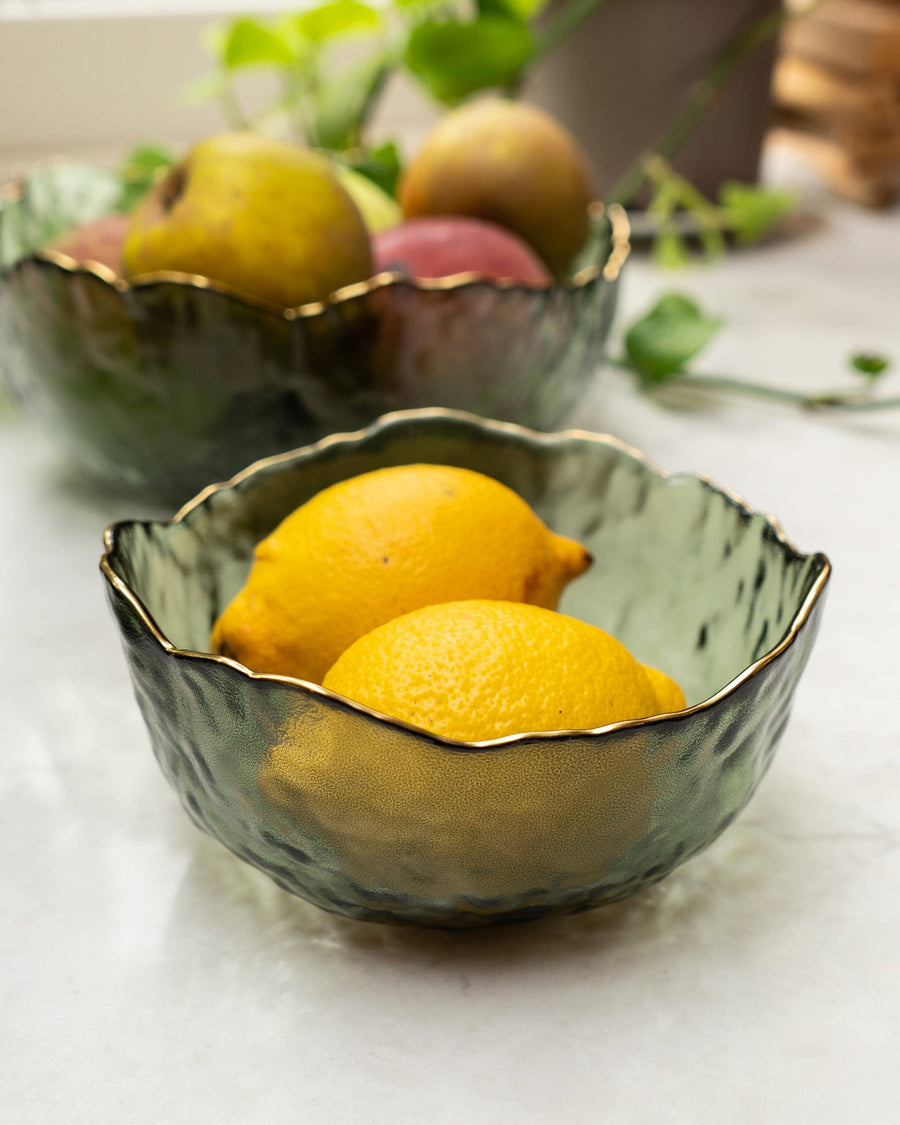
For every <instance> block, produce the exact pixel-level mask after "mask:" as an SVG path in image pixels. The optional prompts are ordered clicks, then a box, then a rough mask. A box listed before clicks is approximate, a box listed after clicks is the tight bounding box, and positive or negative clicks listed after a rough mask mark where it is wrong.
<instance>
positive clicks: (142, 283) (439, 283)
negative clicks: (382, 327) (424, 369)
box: [0, 180, 631, 320]
mask: <svg viewBox="0 0 900 1125" xmlns="http://www.w3.org/2000/svg"><path fill="white" fill-rule="evenodd" d="M23 196H24V192H23V187H22V181H21V180H13V181H10V182H8V183H6V184H4V185H2V186H0V213H2V208H3V207H4V206H6V205H8V204H10V203H15V202H18V201H19V200H21V199H22V198H23ZM588 214H589V216H590V218H591V221H592V222H598V221H599V220H600V219H602V218H603V217H604V215H605V216H606V218H607V219H608V220H609V223H610V227H611V238H610V249H609V254H608V255H607V257H606V260H605V261H604V262H601V263H598V264H597V265H591V266H585V267H584V268H583V269H580V270H578V271H577V272H576V273H575V274H574V275H573V276H572V277H571V278H567V279H566V280H563V281H554V282H553V283H552V284H551V285H549V286H542V285H530V284H528V283H527V282H519V281H509V280H495V279H494V278H490V277H488V276H487V275H486V274H483V273H478V272H477V271H470V272H466V273H456V274H451V275H449V276H447V277H439V278H423V279H415V278H410V277H408V276H407V275H406V274H403V273H399V272H396V271H392V270H385V271H382V272H381V273H377V274H374V275H373V276H372V277H370V278H368V279H367V280H365V281H359V282H354V283H353V284H352V285H344V286H342V287H341V288H340V289H336V290H335V291H334V292H333V293H331V294H330V295H329V296H328V297H326V298H325V300H324V301H310V302H308V303H306V304H303V305H296V306H293V307H292V308H284V307H283V306H281V305H273V304H270V303H269V302H268V301H260V300H256V299H254V298H252V297H248V296H246V295H245V294H243V293H240V292H238V291H237V290H235V289H232V288H231V287H230V286H228V285H223V284H222V283H221V282H218V281H213V280H212V279H211V278H208V277H205V276H204V275H203V274H195V273H184V272H182V271H179V270H156V271H154V272H153V273H146V274H141V275H140V276H139V277H136V278H134V279H133V280H131V281H128V280H126V279H125V278H123V277H120V276H119V275H118V274H117V273H116V272H115V270H112V269H110V268H109V267H108V266H105V265H103V263H101V262H95V261H90V260H86V261H79V260H78V259H76V258H73V257H71V256H70V255H69V254H64V253H61V252H60V251H59V250H52V249H46V248H45V249H40V250H36V251H35V252H34V253H32V254H30V255H29V256H28V258H25V259H23V260H24V261H27V260H29V258H30V259H33V260H36V261H39V262H49V263H51V264H52V265H54V266H56V267H57V268H58V269H61V270H63V272H65V273H71V274H89V275H91V276H93V277H96V278H98V279H99V280H100V281H102V282H104V283H105V284H106V285H110V286H111V287H112V288H113V289H115V290H117V291H118V292H119V293H129V292H139V291H140V290H141V289H146V288H148V287H150V286H153V285H159V284H162V283H169V284H175V285H184V286H186V287H188V288H191V289H203V290H210V291H212V292H215V293H221V294H223V295H224V296H226V297H230V298H231V299H232V300H235V301H239V302H241V303H242V304H245V305H248V306H249V307H251V308H255V309H259V310H260V311H262V312H266V313H270V314H274V315H276V316H282V317H283V318H284V319H285V320H300V319H306V318H308V317H314V316H320V315H321V314H322V313H323V312H325V311H326V310H327V309H331V308H334V306H335V305H340V304H343V303H344V302H346V301H351V300H355V299H358V298H361V297H365V296H368V294H370V293H373V292H375V291H377V290H380V289H387V288H390V287H392V286H397V285H404V286H406V287H408V288H411V289H421V290H423V291H425V292H435V291H438V292H441V291H444V290H456V289H462V288H466V287H468V286H472V285H490V286H492V287H494V288H495V289H498V290H500V291H501V292H505V291H507V290H513V291H517V292H531V293H540V292H548V291H549V290H551V289H563V290H571V291H574V290H577V289H582V288H584V286H586V285H589V284H590V283H591V282H593V281H596V280H597V279H598V278H601V277H602V278H603V280H604V281H608V282H614V281H617V280H618V277H619V274H620V273H621V270H622V267H623V266H624V264H625V262H626V261H627V259H628V255H629V254H630V252H631V242H630V237H631V227H630V224H629V222H628V215H627V214H626V212H625V209H624V208H623V207H621V206H620V205H619V204H617V203H614V204H611V205H610V206H609V207H606V206H605V205H604V204H603V203H602V202H600V201H599V200H598V201H595V202H593V203H591V204H590V206H589V207H588ZM0 217H2V215H0Z"/></svg>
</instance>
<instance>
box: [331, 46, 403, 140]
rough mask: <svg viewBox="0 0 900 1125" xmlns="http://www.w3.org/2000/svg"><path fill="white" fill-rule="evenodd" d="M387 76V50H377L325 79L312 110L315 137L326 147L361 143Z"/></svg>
mask: <svg viewBox="0 0 900 1125" xmlns="http://www.w3.org/2000/svg"><path fill="white" fill-rule="evenodd" d="M387 76H388V65H387V54H386V52H384V51H376V52H375V53H374V54H373V55H370V56H369V57H368V58H364V59H361V60H359V61H358V62H357V63H355V64H352V65H350V66H348V67H347V68H346V69H345V70H343V71H342V72H341V73H340V74H339V75H337V76H336V77H335V78H333V79H332V80H330V81H326V82H323V83H322V85H321V86H320V87H319V89H318V91H317V92H316V97H315V103H314V107H313V112H314V116H315V130H316V139H317V141H318V143H319V144H320V145H321V146H322V147H323V148H332V149H344V148H350V147H351V146H352V145H355V144H358V143H359V134H360V132H361V130H362V127H363V125H364V124H365V121H366V118H367V116H368V113H369V110H370V109H371V107H372V105H373V104H374V102H375V99H376V98H377V97H378V94H379V93H380V91H381V88H382V86H383V85H384V82H385V80H386V78H387Z"/></svg>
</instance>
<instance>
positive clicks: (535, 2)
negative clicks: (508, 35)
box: [476, 0, 548, 23]
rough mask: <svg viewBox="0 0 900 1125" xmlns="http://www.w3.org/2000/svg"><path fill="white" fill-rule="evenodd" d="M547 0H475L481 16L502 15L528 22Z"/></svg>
mask: <svg viewBox="0 0 900 1125" xmlns="http://www.w3.org/2000/svg"><path fill="white" fill-rule="evenodd" d="M547 2H548V0H476V7H477V9H478V12H479V14H480V15H482V16H492V15H502V16H511V17H512V18H513V19H517V20H521V21H522V22H523V23H530V22H531V21H532V20H534V19H535V18H536V17H537V16H539V15H540V13H541V12H542V11H543V9H544V8H545V7H546V6H547Z"/></svg>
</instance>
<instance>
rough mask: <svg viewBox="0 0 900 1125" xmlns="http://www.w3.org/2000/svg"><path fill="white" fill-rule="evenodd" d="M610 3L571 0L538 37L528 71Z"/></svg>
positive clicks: (604, 1) (603, 0) (604, 0)
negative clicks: (591, 16)
mask: <svg viewBox="0 0 900 1125" xmlns="http://www.w3.org/2000/svg"><path fill="white" fill-rule="evenodd" d="M608 3H610V0H569V3H567V4H565V5H564V6H563V7H562V9H561V10H560V11H558V12H557V13H556V15H555V16H553V17H552V18H551V19H550V20H549V21H548V22H547V26H546V27H545V28H544V30H543V31H542V32H541V33H540V35H538V37H537V39H536V42H535V45H534V50H533V51H532V53H531V57H530V58H529V60H528V69H529V70H530V69H531V67H533V66H534V64H535V63H537V62H540V60H541V59H542V58H544V57H545V56H546V55H549V54H550V52H551V51H555V50H556V48H557V47H558V46H559V45H560V43H561V42H562V41H563V39H565V38H566V37H567V36H568V35H571V33H572V32H573V31H574V30H575V28H576V27H577V26H578V25H579V24H580V23H581V21H582V20H585V19H587V17H588V16H589V15H590V14H591V13H592V12H594V11H596V10H597V9H599V8H602V7H604V6H605V5H606V4H608Z"/></svg>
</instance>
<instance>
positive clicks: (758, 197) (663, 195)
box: [643, 153, 799, 269]
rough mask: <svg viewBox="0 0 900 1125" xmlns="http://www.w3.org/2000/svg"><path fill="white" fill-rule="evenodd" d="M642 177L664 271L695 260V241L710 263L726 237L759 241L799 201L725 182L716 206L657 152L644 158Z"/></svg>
mask: <svg viewBox="0 0 900 1125" xmlns="http://www.w3.org/2000/svg"><path fill="white" fill-rule="evenodd" d="M643 174H644V176H645V178H646V179H647V180H648V182H649V183H650V187H651V195H650V203H649V205H648V212H649V213H650V215H651V216H652V217H653V219H654V221H655V224H656V237H655V240H654V245H653V254H654V258H655V260H656V262H657V264H658V265H660V266H662V267H663V268H664V269H679V268H680V267H682V266H685V265H688V264H689V263H690V262H691V261H693V260H694V258H695V257H696V254H695V253H694V252H693V250H692V245H693V243H695V242H699V244H700V248H701V250H702V256H703V257H704V258H706V259H707V260H714V259H716V258H720V257H721V256H722V255H723V254H724V253H725V248H726V245H727V243H726V238H727V237H732V238H734V240H735V241H736V242H738V243H739V244H740V245H742V246H749V245H751V244H753V243H755V242H758V241H759V240H760V239H762V238H764V237H765V235H767V234H768V233H769V232H770V231H771V230H772V229H773V228H774V227H775V226H776V224H777V223H779V222H780V221H781V220H782V219H783V218H784V217H785V215H787V214H789V213H790V212H791V211H792V210H794V208H795V207H796V206H797V204H798V202H799V195H798V194H797V193H796V192H794V191H785V190H775V189H773V188H767V187H763V186H762V185H759V184H739V183H734V182H729V183H726V184H723V185H722V187H721V188H720V190H719V194H718V198H717V201H716V202H713V201H712V200H710V199H707V198H706V196H705V195H703V194H702V193H701V192H699V191H698V190H697V189H696V188H695V187H694V185H693V184H692V183H690V181H688V180H686V179H685V178H684V176H681V175H679V174H678V173H677V172H676V171H675V170H674V169H673V168H672V166H671V164H670V163H669V162H668V161H667V160H664V159H663V158H662V157H661V156H660V155H659V154H657V153H653V154H651V155H649V156H647V157H645V158H644V161H643Z"/></svg>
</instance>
